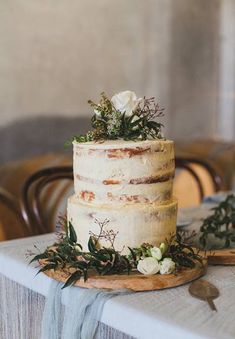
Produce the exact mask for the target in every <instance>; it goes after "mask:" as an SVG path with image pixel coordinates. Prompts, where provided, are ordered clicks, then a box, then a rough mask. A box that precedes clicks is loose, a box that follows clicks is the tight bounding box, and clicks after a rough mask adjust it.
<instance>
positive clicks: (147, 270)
mask: <svg viewBox="0 0 235 339" xmlns="http://www.w3.org/2000/svg"><path fill="white" fill-rule="evenodd" d="M159 269H160V265H159V263H158V261H157V260H156V259H154V258H152V257H147V258H144V259H141V260H139V262H138V265H137V270H138V271H139V272H140V273H142V274H145V275H153V274H156V273H157V272H159Z"/></svg>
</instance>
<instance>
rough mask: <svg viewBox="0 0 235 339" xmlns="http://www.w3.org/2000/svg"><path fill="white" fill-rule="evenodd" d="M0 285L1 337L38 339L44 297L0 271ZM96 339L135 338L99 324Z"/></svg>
mask: <svg viewBox="0 0 235 339" xmlns="http://www.w3.org/2000/svg"><path fill="white" fill-rule="evenodd" d="M0 287H1V288H0V339H39V338H40V336H41V322H42V315H43V310H44V305H45V297H44V296H42V295H40V294H38V293H36V292H34V291H32V290H30V289H28V288H26V287H24V286H22V285H20V284H18V283H16V282H14V281H12V280H10V279H8V278H6V277H5V276H4V275H2V274H0ZM61 323H62V322H61ZM95 339H134V338H133V337H131V336H129V335H126V334H124V333H122V332H120V331H117V330H115V329H114V328H111V327H109V326H107V325H105V324H103V323H99V326H98V330H97V333H96V337H95Z"/></svg>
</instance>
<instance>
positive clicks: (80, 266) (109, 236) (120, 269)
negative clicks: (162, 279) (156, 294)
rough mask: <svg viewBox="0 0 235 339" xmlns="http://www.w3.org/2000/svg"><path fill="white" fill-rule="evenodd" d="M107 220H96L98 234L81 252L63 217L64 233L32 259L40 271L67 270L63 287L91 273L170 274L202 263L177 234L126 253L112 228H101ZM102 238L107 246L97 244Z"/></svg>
mask: <svg viewBox="0 0 235 339" xmlns="http://www.w3.org/2000/svg"><path fill="white" fill-rule="evenodd" d="M107 222H108V221H107V220H106V221H105V222H99V225H100V233H99V234H98V235H94V234H91V235H90V237H89V240H88V251H84V250H83V249H82V246H81V245H80V244H79V243H78V242H77V236H76V232H75V230H74V228H73V225H72V224H71V222H67V220H66V219H64V228H65V232H62V233H60V234H59V237H58V241H57V242H56V243H55V244H54V245H53V246H50V247H48V248H47V249H46V250H45V251H44V252H43V253H40V254H37V255H36V256H34V258H33V259H32V260H31V262H33V261H38V260H39V261H40V260H43V262H44V264H43V265H42V268H41V269H40V270H39V272H45V271H48V270H51V269H52V270H66V272H67V273H68V279H67V281H66V283H65V284H64V286H63V287H67V286H70V285H73V284H75V283H76V281H78V280H79V279H81V278H83V279H84V280H85V281H86V280H87V279H88V278H89V275H90V274H92V272H93V274H94V272H96V274H99V275H110V274H129V273H130V272H131V271H139V272H140V273H142V274H145V275H153V274H171V273H177V272H178V271H180V270H181V269H182V268H185V267H186V268H193V267H195V265H196V263H200V264H201V265H203V260H202V257H201V256H200V255H199V254H198V252H196V251H195V250H194V249H193V248H191V247H190V246H189V245H188V244H185V243H184V241H183V239H182V237H181V236H180V235H179V234H176V235H172V237H171V238H170V239H169V240H168V241H166V242H164V243H161V245H160V246H159V247H156V246H153V245H151V244H146V243H145V244H142V245H140V246H139V247H136V248H129V254H128V255H123V254H122V253H121V252H119V251H116V250H115V247H114V241H115V233H114V232H113V231H112V230H110V231H108V232H107V231H104V226H105V225H106V224H107ZM101 237H102V238H103V237H106V240H107V242H108V245H109V246H107V247H100V246H99V239H100V238H101ZM39 272H38V273H39Z"/></svg>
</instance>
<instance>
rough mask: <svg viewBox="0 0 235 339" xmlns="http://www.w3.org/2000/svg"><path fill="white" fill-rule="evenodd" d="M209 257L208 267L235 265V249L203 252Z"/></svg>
mask: <svg viewBox="0 0 235 339" xmlns="http://www.w3.org/2000/svg"><path fill="white" fill-rule="evenodd" d="M201 254H202V255H203V256H206V257H207V260H208V265H235V249H233V248H231V249H225V250H214V251H213V250H212V251H210V252H206V253H205V252H202V253H201Z"/></svg>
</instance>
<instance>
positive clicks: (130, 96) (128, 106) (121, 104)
mask: <svg viewBox="0 0 235 339" xmlns="http://www.w3.org/2000/svg"><path fill="white" fill-rule="evenodd" d="M141 100H142V98H137V96H136V94H135V92H132V91H124V92H120V93H118V94H115V95H114V96H113V97H112V98H111V101H112V103H113V106H114V107H115V108H116V110H118V111H120V112H121V113H124V112H125V113H126V116H130V115H131V114H132V113H133V112H134V111H135V110H136V108H137V106H138V104H139V103H140V102H141Z"/></svg>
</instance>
